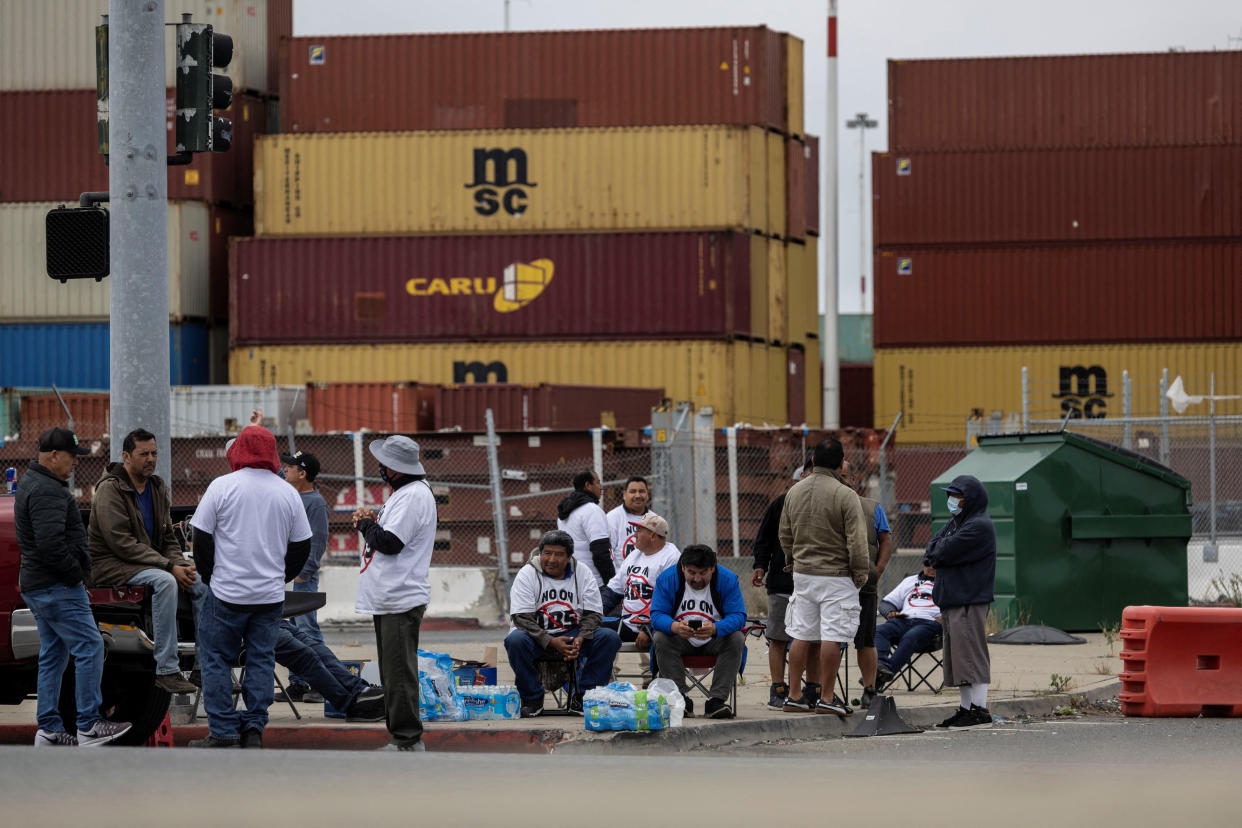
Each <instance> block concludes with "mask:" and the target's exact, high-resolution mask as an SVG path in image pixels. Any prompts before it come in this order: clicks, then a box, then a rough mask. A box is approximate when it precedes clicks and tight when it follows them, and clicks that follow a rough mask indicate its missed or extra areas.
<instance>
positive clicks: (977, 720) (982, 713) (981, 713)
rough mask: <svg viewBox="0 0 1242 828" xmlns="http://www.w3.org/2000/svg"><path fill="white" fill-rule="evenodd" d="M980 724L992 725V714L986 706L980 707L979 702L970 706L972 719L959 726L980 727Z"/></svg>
mask: <svg viewBox="0 0 1242 828" xmlns="http://www.w3.org/2000/svg"><path fill="white" fill-rule="evenodd" d="M980 725H986V726H988V727H991V726H992V714H991V712H990V711H989V710H988V709H987V708H986V707H980V706H979V705H977V704H972V705H971V706H970V721H969V722H966V723H965V724H961V725H958V727H979V726H980Z"/></svg>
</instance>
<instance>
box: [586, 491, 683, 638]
mask: <svg viewBox="0 0 1242 828" xmlns="http://www.w3.org/2000/svg"><path fill="white" fill-rule="evenodd" d="M630 526H631V527H633V529H634V535H633V538H634V545H635V548H634V551H633V552H631V553H630V554H629V555H627V556H626V558H625V560H624V561H623V562H622V563H621V568H620V569H618V570H617V574H616V575H614V576H612V580H611V581H609V582H608V584H607V585H606V586H605V587H604V588H603V589H602V590H601V597H602V598H603V600H604V614H605V615H611V614H612V613H613V611H614V609H615V608H616V607H617V606H618V605H620V607H621V620H620V621H619V622H618V623H619V625H620V626H618V627H617V628H616V629H617V632H618V633H620V634H621V640H622V641H634V642H636V643H637V645H638V649H640V650H645V649H647V648H648V647H649V646H651V597H652V596H653V595H655V585H656V579H657V578H659V577H660V575H661V574H663V572H664V570H666V569H671V568H672V567H675V566H677V561H678V560H679V559H680V558H681V550H679V549H678V548H677V547H676V546H674V545H673V544H671V543H669V542H668V540H667V538H668V521H666V520H665V519H664V518H662V517H660V516H659V515H657V514H656V513H655V512H648V513H647V516H646V517H644V518H643V519H642V520H638V521H634V522H633V523H631V524H630Z"/></svg>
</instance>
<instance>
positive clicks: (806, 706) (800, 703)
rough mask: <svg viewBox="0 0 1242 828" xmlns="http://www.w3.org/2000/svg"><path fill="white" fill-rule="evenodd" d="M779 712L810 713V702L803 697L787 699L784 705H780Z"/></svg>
mask: <svg viewBox="0 0 1242 828" xmlns="http://www.w3.org/2000/svg"><path fill="white" fill-rule="evenodd" d="M781 710H782V711H784V712H785V713H810V712H811V705H810V702H808V701H807V700H806V696H803V697H802V698H800V699H795V698H788V699H785V703H784V704H783V705H781Z"/></svg>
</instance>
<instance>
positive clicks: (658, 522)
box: [630, 512, 668, 538]
mask: <svg viewBox="0 0 1242 828" xmlns="http://www.w3.org/2000/svg"><path fill="white" fill-rule="evenodd" d="M630 526H641V527H643V528H644V529H650V530H651V531H652V532H654V533H656V534H657V535H659V536H660V537H662V538H667V537H668V521H667V520H665V519H664V518H662V517H660V516H659V515H657V514H656V513H655V512H652V513H650V514H648V515H646V516H644V517H643V519H642V520H631V521H630Z"/></svg>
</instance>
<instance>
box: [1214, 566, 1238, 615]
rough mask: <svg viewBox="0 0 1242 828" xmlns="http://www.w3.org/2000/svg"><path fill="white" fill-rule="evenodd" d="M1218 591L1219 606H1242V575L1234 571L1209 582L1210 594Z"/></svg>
mask: <svg viewBox="0 0 1242 828" xmlns="http://www.w3.org/2000/svg"><path fill="white" fill-rule="evenodd" d="M1212 593H1216V594H1217V595H1218V596H1219V597H1218V598H1217V599H1216V605H1217V606H1230V607H1242V575H1240V574H1237V573H1234V574H1233V575H1230V576H1229V577H1228V578H1226V577H1225V576H1224V575H1220V576H1218V577H1216V578H1213V579H1212V581H1211V583H1209V584H1208V595H1209V596H1210V595H1211V594H1212Z"/></svg>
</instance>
